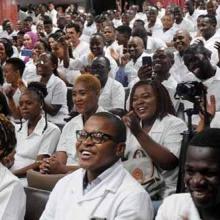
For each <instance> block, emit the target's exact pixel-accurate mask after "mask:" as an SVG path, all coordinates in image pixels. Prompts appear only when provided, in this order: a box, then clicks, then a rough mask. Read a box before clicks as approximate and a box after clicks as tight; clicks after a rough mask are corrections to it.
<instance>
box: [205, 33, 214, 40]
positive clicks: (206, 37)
mask: <svg viewBox="0 0 220 220" xmlns="http://www.w3.org/2000/svg"><path fill="white" fill-rule="evenodd" d="M214 34H215V31H214V32H212V33H210V35H208V36H203V37H204V38H205V40H209V39H210V38H211V37H213V36H214Z"/></svg>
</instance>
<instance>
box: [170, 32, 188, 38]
mask: <svg viewBox="0 0 220 220" xmlns="http://www.w3.org/2000/svg"><path fill="white" fill-rule="evenodd" d="M174 37H184V38H189V35H188V34H187V33H186V32H184V31H177V32H176V34H175V35H174Z"/></svg>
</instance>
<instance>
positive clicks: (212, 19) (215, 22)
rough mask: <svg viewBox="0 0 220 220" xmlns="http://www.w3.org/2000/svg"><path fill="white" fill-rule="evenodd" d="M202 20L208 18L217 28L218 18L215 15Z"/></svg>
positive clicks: (206, 16) (205, 16)
mask: <svg viewBox="0 0 220 220" xmlns="http://www.w3.org/2000/svg"><path fill="white" fill-rule="evenodd" d="M202 18H208V19H209V21H210V23H211V24H212V25H214V26H215V27H216V26H217V20H216V17H215V16H214V15H208V14H207V15H204V16H203V17H202Z"/></svg>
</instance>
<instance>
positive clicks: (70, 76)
mask: <svg viewBox="0 0 220 220" xmlns="http://www.w3.org/2000/svg"><path fill="white" fill-rule="evenodd" d="M80 68H81V65H80V63H79V62H78V61H77V60H74V59H72V58H70V60H69V66H68V68H65V67H64V64H63V60H60V59H58V67H57V71H58V72H59V74H60V75H61V76H62V77H63V78H64V79H65V80H67V81H68V82H69V83H70V84H72V85H74V83H75V81H76V78H77V77H78V76H80V75H81V73H80V71H79V70H80Z"/></svg>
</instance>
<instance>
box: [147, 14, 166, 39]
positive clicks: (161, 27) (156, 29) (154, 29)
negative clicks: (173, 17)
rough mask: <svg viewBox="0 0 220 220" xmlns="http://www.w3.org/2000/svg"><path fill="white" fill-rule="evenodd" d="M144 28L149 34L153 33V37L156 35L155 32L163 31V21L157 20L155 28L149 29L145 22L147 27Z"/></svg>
mask: <svg viewBox="0 0 220 220" xmlns="http://www.w3.org/2000/svg"><path fill="white" fill-rule="evenodd" d="M144 27H145V29H146V30H147V32H151V33H152V36H153V35H154V33H155V32H157V31H159V30H162V29H163V25H162V23H161V20H160V19H159V18H157V20H156V22H155V24H154V26H153V27H150V28H149V27H148V23H147V22H145V26H144Z"/></svg>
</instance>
